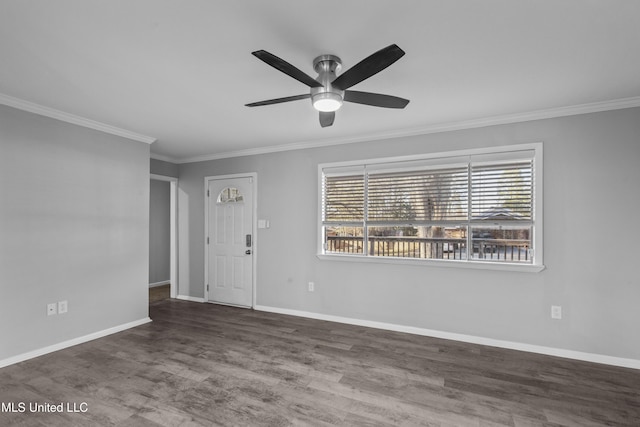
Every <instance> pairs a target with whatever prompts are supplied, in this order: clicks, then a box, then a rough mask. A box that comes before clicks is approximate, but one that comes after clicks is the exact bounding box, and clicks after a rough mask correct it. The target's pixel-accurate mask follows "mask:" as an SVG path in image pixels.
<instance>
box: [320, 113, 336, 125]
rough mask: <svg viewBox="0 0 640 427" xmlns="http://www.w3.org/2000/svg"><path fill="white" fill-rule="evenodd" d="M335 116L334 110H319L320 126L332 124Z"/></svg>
mask: <svg viewBox="0 0 640 427" xmlns="http://www.w3.org/2000/svg"><path fill="white" fill-rule="evenodd" d="M335 118H336V112H335V111H331V112H324V111H320V126H322V127H323V128H326V127H327V126H331V125H332V124H333V120H334V119H335Z"/></svg>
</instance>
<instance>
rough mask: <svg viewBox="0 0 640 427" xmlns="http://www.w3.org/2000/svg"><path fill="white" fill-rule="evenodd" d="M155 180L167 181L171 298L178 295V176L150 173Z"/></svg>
mask: <svg viewBox="0 0 640 427" xmlns="http://www.w3.org/2000/svg"><path fill="white" fill-rule="evenodd" d="M150 178H151V179H153V180H156V181H166V182H168V183H169V283H170V291H169V292H170V293H169V296H170V297H171V298H176V296H177V295H178V289H179V284H178V178H174V177H172V176H165V175H157V174H153V173H152V174H151V175H150Z"/></svg>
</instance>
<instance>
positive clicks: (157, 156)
mask: <svg viewBox="0 0 640 427" xmlns="http://www.w3.org/2000/svg"><path fill="white" fill-rule="evenodd" d="M149 157H151V158H152V159H154V160H160V161H163V162H169V163H178V159H175V158H173V157H170V156H165V155H163V154H156V153H151V154H150V156H149Z"/></svg>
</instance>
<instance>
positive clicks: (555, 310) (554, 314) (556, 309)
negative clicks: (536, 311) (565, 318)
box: [551, 305, 562, 319]
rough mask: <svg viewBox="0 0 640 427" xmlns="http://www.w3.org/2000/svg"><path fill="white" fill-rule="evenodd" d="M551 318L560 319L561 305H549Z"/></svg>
mask: <svg viewBox="0 0 640 427" xmlns="http://www.w3.org/2000/svg"><path fill="white" fill-rule="evenodd" d="M551 318H552V319H562V307H561V306H559V305H552V306H551Z"/></svg>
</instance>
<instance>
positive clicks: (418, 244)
mask: <svg viewBox="0 0 640 427" xmlns="http://www.w3.org/2000/svg"><path fill="white" fill-rule="evenodd" d="M326 243H327V247H326V249H325V253H334V254H363V253H364V248H363V243H364V240H363V239H362V238H361V237H353V236H327V240H326ZM529 244H530V242H529V240H518V239H487V238H481V239H478V238H474V239H472V249H473V250H472V251H471V255H470V256H471V258H472V259H478V260H487V261H510V262H525V263H528V262H531V259H530V256H529V249H530V248H529ZM367 252H368V255H370V256H381V257H397V258H421V259H451V260H466V259H467V239H452V238H425V237H404V236H401V237H395V236H391V237H369V239H368V244H367Z"/></svg>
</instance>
